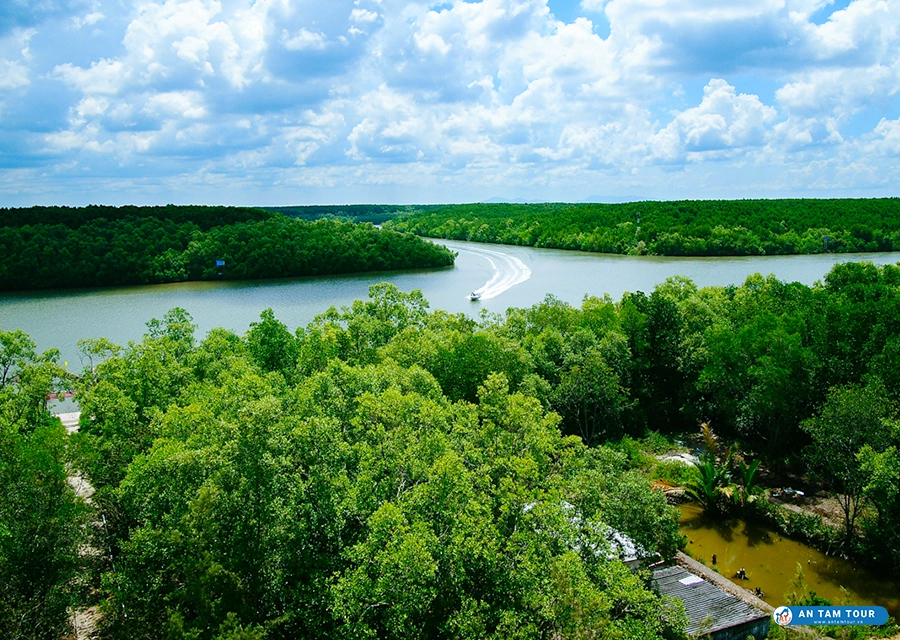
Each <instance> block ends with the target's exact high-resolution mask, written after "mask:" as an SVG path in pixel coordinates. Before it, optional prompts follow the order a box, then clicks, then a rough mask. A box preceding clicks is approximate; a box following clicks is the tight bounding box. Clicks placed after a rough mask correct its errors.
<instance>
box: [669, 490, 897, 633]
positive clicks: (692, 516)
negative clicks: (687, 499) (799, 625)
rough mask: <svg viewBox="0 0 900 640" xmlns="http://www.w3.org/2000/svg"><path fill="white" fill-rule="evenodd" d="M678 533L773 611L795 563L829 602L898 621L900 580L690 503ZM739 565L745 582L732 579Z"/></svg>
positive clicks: (696, 553)
mask: <svg viewBox="0 0 900 640" xmlns="http://www.w3.org/2000/svg"><path fill="white" fill-rule="evenodd" d="M681 533H682V535H684V536H687V538H688V544H687V548H686V549H685V552H686V553H687V554H688V555H690V556H691V557H693V558H695V559H696V560H699V561H701V562H703V563H704V564H705V565H706V566H708V567H710V568H714V569H715V570H717V571H718V572H719V573H720V574H722V575H723V576H725V577H726V578H730V579H732V581H733V582H735V583H736V584H738V585H740V586H741V587H744V588H745V589H748V590H750V591H753V590H754V589H755V588H757V587H759V588H760V589H761V590H762V591H763V593H764V594H765V595H764V596H763V600H765V601H766V602H768V603H769V604H771V605H772V606H773V607H778V606H780V605H783V604H787V603H786V602H785V594H786V593H788V592H789V591H791V586H790V583H791V581H792V580H794V578H795V576H796V574H797V564H798V563H799V564H800V566H802V567H803V576H804V580H805V582H806V585H807V586H808V587H809V588H810V589H811V590H813V591H815V592H816V594H818V595H819V596H821V597H823V598H826V599H828V600H829V601H831V603H832V604H835V605H842V604H852V605H881V606H883V607H885V608H886V609H887V610H888V612H889V613H890V615H892V616H893V617H894V618H895V619H898V620H900V584H898V582H900V581H898V580H896V579H894V580H891V579H885V578H883V577H880V576H875V575H873V574H872V573H871V572H869V571H867V570H865V569H861V568H854V567H853V565H852V564H851V563H850V562H848V561H847V560H844V559H843V558H837V557H833V556H827V555H825V554H824V553H822V552H820V551H817V550H816V549H813V548H811V547H808V546H806V545H805V544H803V543H801V542H797V541H796V540H792V539H790V538H787V537H785V536H783V535H781V534H779V533H776V532H774V531H772V530H770V529H767V528H765V527H763V526H760V525H757V524H751V523H747V522H744V521H743V520H740V519H738V518H730V519H714V518H710V517H707V516H705V515H704V514H703V513H702V511H701V509H700V507H698V506H697V505H694V504H690V503H688V504H683V505H681ZM713 554H715V555H716V564H715V565H713V563H712V556H713ZM742 567H743V568H744V570H745V572H746V575H747V578H748V579H747V580H741V579H737V578H735V577H734V576H735V574H736V573H737V572H738V571H739V570H740V569H741V568H742ZM842 587H843V590H842Z"/></svg>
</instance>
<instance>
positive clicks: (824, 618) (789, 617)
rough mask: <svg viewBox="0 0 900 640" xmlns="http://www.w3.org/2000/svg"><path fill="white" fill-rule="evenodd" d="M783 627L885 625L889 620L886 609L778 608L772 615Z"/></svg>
mask: <svg viewBox="0 0 900 640" xmlns="http://www.w3.org/2000/svg"><path fill="white" fill-rule="evenodd" d="M772 618H773V619H774V620H775V623H776V624H778V625H780V626H782V627H786V626H795V625H804V624H805V625H821V624H841V625H844V624H869V625H877V624H884V623H886V622H887V619H888V612H887V609H885V608H884V607H819V606H813V607H778V608H777V609H775V612H774V613H773V614H772Z"/></svg>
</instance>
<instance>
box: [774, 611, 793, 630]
mask: <svg viewBox="0 0 900 640" xmlns="http://www.w3.org/2000/svg"><path fill="white" fill-rule="evenodd" d="M772 615H773V616H774V617H775V624H777V625H780V626H782V627H784V626H787V625H789V624H790V623H791V618H793V617H794V614H792V613H791V610H790V609H789V608H788V607H778V608H777V609H775V613H773V614H772Z"/></svg>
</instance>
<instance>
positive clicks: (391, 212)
mask: <svg viewBox="0 0 900 640" xmlns="http://www.w3.org/2000/svg"><path fill="white" fill-rule="evenodd" d="M263 208H264V209H265V210H266V211H272V212H274V213H280V214H283V215H286V216H289V217H291V218H299V219H301V220H319V219H320V218H336V219H338V220H348V221H350V222H371V223H372V224H383V223H384V222H387V221H388V220H392V219H393V218H396V217H397V216H399V215H403V214H406V213H412V212H415V211H425V210H429V209H433V208H436V206H430V205H397V204H327V205H325V204H323V205H315V204H311V205H303V206H296V207H263Z"/></svg>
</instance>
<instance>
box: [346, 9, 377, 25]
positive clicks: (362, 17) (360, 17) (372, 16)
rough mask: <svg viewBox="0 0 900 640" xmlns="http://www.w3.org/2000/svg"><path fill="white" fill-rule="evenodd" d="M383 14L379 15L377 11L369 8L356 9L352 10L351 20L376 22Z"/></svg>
mask: <svg viewBox="0 0 900 640" xmlns="http://www.w3.org/2000/svg"><path fill="white" fill-rule="evenodd" d="M380 17H381V16H380V15H378V12H377V11H369V10H367V9H354V10H353V11H351V12H350V20H351V22H357V23H367V22H375V21H376V20H378V18H380Z"/></svg>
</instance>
